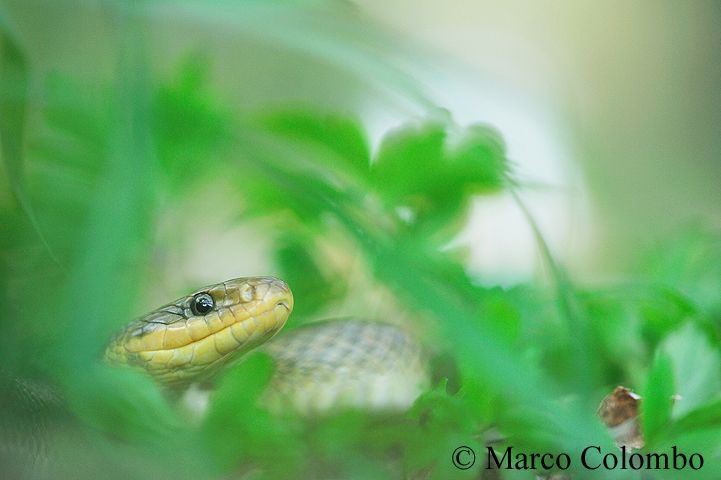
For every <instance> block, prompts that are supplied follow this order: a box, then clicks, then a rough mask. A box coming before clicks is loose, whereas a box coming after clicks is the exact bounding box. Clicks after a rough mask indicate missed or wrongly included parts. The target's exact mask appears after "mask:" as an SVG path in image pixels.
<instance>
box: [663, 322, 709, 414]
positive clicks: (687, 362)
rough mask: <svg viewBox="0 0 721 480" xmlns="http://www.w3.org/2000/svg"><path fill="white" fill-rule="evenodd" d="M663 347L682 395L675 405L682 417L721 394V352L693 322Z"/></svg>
mask: <svg viewBox="0 0 721 480" xmlns="http://www.w3.org/2000/svg"><path fill="white" fill-rule="evenodd" d="M661 350H662V351H663V352H664V354H665V355H666V356H667V357H668V358H669V360H670V361H671V365H672V368H673V378H674V379H675V392H674V393H676V394H678V395H680V396H681V398H680V400H678V401H677V402H676V403H675V405H674V416H676V417H678V416H681V415H683V414H685V413H688V412H690V411H692V410H694V409H695V408H696V407H697V406H699V405H702V404H704V403H706V402H708V401H710V400H712V399H714V398H718V397H719V395H720V394H721V353H719V349H718V346H715V347H714V346H712V345H711V344H710V343H709V340H708V337H706V336H705V335H703V334H702V333H701V332H700V331H699V330H698V329H697V328H696V327H695V326H694V324H693V323H691V322H689V323H687V324H686V325H684V326H683V327H682V328H680V329H679V330H677V331H676V332H674V333H672V334H671V335H669V337H668V338H666V340H665V341H664V342H663V344H662V345H661Z"/></svg>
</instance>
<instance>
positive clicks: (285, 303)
mask: <svg viewBox="0 0 721 480" xmlns="http://www.w3.org/2000/svg"><path fill="white" fill-rule="evenodd" d="M269 294H270V295H272V296H273V297H274V300H275V307H276V308H277V307H283V308H285V309H286V310H287V311H288V313H290V312H291V311H292V310H293V293H292V292H291V291H290V288H289V287H288V284H287V283H285V282H284V281H283V280H280V279H277V278H272V279H271V281H270V292H269Z"/></svg>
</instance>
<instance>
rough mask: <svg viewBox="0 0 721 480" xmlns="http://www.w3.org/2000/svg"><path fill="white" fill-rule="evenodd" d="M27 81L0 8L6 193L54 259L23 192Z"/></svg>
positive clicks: (0, 132)
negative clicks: (12, 199)
mask: <svg viewBox="0 0 721 480" xmlns="http://www.w3.org/2000/svg"><path fill="white" fill-rule="evenodd" d="M29 87H30V79H29V74H28V62H27V58H26V55H25V53H24V52H23V49H22V47H21V45H20V43H19V41H18V38H17V35H16V34H15V33H14V32H13V29H12V27H11V25H10V22H9V20H8V19H7V16H6V14H5V12H4V11H3V10H2V8H1V6H0V157H1V158H2V161H3V167H4V169H5V175H6V177H7V181H8V183H9V186H10V190H11V191H12V192H13V195H14V196H15V200H16V201H17V202H18V205H19V206H20V208H21V209H22V211H23V212H24V213H25V215H26V216H27V218H28V220H29V221H30V223H31V225H32V227H33V229H34V230H35V232H36V233H37V235H38V237H39V239H40V241H41V242H42V244H43V245H44V246H45V248H46V250H47V252H48V254H49V255H50V257H51V259H52V260H53V261H55V262H57V261H58V260H57V257H56V256H55V254H54V253H53V251H52V249H51V248H50V245H49V244H48V242H47V240H46V238H45V235H43V232H42V230H41V228H40V224H39V223H38V220H37V217H36V215H35V212H34V211H33V207H32V204H31V202H30V199H29V197H28V195H27V191H26V189H25V179H24V175H23V140H24V135H25V117H26V112H27V108H28V104H27V99H28V89H29Z"/></svg>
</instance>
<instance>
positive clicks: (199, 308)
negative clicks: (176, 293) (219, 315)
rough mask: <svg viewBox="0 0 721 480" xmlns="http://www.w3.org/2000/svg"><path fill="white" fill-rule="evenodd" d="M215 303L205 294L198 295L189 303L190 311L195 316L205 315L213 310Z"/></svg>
mask: <svg viewBox="0 0 721 480" xmlns="http://www.w3.org/2000/svg"><path fill="white" fill-rule="evenodd" d="M214 306H215V302H214V301H213V297H211V296H210V295H208V294H207V293H199V294H197V295H196V296H194V297H193V300H191V302H190V309H191V310H192V311H193V313H194V314H195V315H205V314H206V313H208V312H209V311H211V310H212V309H213V307H214Z"/></svg>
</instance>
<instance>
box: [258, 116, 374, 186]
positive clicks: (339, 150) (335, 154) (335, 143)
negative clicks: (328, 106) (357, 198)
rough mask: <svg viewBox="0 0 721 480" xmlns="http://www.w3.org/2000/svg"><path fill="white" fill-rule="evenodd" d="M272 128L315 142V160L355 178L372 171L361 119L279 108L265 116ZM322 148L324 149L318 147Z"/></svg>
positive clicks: (311, 142) (305, 140) (292, 137)
mask: <svg viewBox="0 0 721 480" xmlns="http://www.w3.org/2000/svg"><path fill="white" fill-rule="evenodd" d="M264 123H265V124H266V125H267V126H268V128H269V129H270V130H271V131H272V132H274V133H276V134H279V135H282V136H283V137H284V138H286V139H288V140H297V141H298V142H299V143H302V144H306V145H309V146H313V147H315V148H316V150H313V151H311V152H309V153H308V154H309V155H313V153H315V154H316V156H315V160H316V161H318V162H319V163H321V164H323V165H325V166H327V167H330V168H332V169H333V170H337V171H339V172H340V171H345V172H346V173H347V174H349V175H352V177H351V178H354V179H355V180H361V181H363V180H365V179H366V178H367V177H368V174H369V172H370V152H369V149H368V142H367V140H366V138H365V134H364V133H363V129H362V127H361V124H360V122H359V121H358V120H356V119H353V118H350V117H342V116H340V115H330V114H320V113H311V112H310V111H304V110H295V111H289V112H279V113H275V114H273V115H270V116H268V118H266V119H265V120H264ZM317 149H320V152H319V151H318V150H317Z"/></svg>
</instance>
